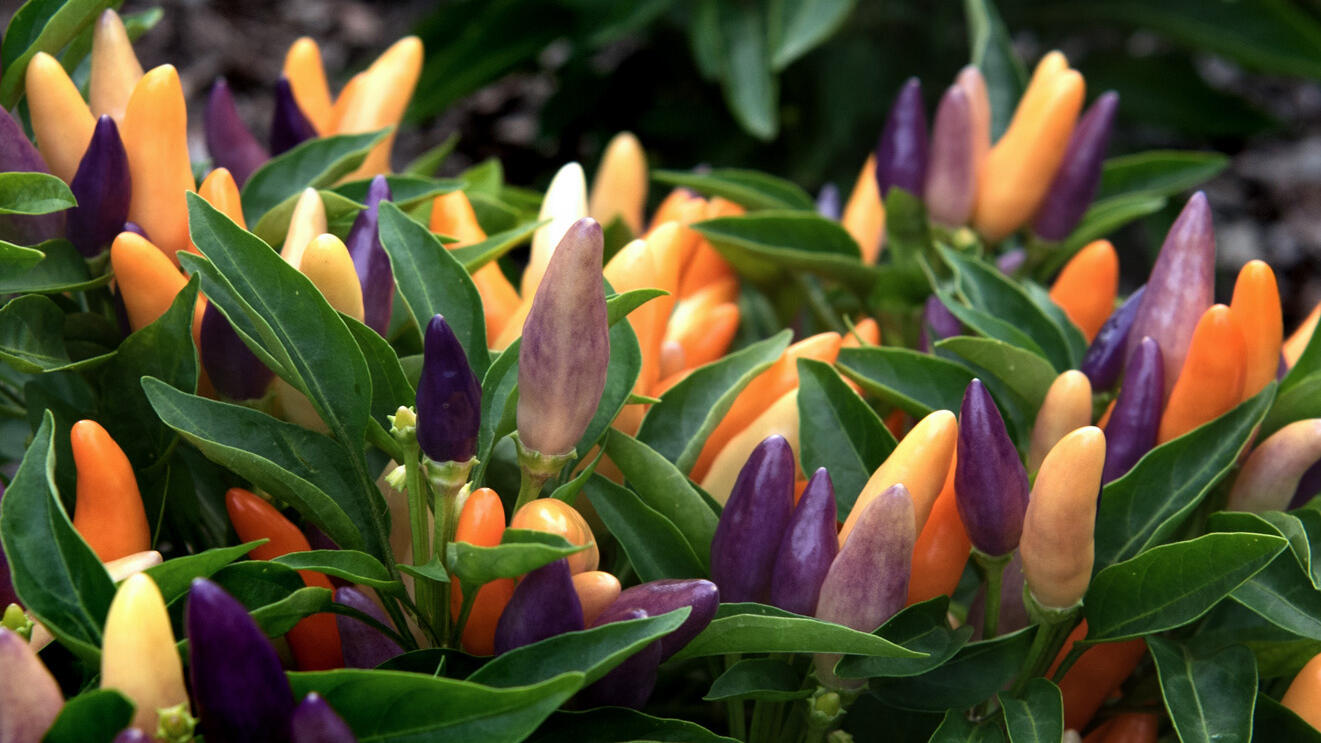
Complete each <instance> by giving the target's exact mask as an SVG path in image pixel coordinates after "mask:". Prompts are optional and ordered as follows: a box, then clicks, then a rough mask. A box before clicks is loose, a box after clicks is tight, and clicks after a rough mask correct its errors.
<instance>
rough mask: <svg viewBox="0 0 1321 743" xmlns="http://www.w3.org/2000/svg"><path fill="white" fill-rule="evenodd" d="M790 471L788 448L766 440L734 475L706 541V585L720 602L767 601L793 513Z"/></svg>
mask: <svg viewBox="0 0 1321 743" xmlns="http://www.w3.org/2000/svg"><path fill="white" fill-rule="evenodd" d="M794 466H795V465H794V453H793V450H792V449H791V448H790V447H789V442H788V441H786V440H785V439H784V437H783V436H770V437H767V438H766V439H765V440H763V441H762V442H761V443H760V444H758V445H757V447H756V448H755V449H753V450H752V454H751V456H749V457H748V458H747V461H746V463H744V465H743V468H742V469H741V470H740V471H739V473H738V479H737V480H736V481H735V482H734V487H733V490H732V491H731V492H730V494H729V499H728V500H727V501H726V502H725V509H724V510H723V511H722V512H721V513H720V521H719V523H718V524H717V525H716V532H715V536H714V537H713V538H712V540H711V579H712V580H713V581H715V584H716V585H717V586H719V587H720V594H721V595H722V596H723V597H724V598H725V600H726V601H758V602H761V603H766V602H767V600H768V599H769V597H770V591H771V577H772V575H771V570H772V568H773V567H774V565H775V557H776V553H777V552H778V551H779V547H780V539H781V535H782V534H784V533H785V530H786V529H787V528H788V526H789V523H790V517H791V515H792V512H793V482H794ZM716 497H717V498H718V496H716Z"/></svg>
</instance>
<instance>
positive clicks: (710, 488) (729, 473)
mask: <svg viewBox="0 0 1321 743" xmlns="http://www.w3.org/2000/svg"><path fill="white" fill-rule="evenodd" d="M798 417H799V416H798V390H791V391H789V392H787V393H785V394H784V396H783V397H781V398H780V399H779V400H776V401H775V402H774V403H772V404H771V406H770V407H768V408H766V410H765V411H764V412H763V413H762V414H761V415H759V416H757V418H756V420H754V421H752V422H751V423H749V424H748V426H747V428H744V429H743V430H742V431H739V432H738V434H737V435H736V436H734V438H732V439H730V440H729V443H728V444H725V448H723V449H721V450H720V453H719V454H718V455H717V456H716V458H715V461H714V462H712V463H711V469H710V470H709V471H708V472H707V473H706V476H705V477H703V478H702V480H701V486H702V489H703V490H705V491H706V492H707V493H709V494H710V495H711V497H712V498H715V499H716V501H717V502H719V503H720V504H722V505H723V504H724V503H725V502H726V501H728V500H729V498H730V493H732V492H733V491H734V488H735V481H736V480H737V479H738V477H739V473H740V472H741V471H742V469H743V465H744V463H745V462H747V461H748V457H750V456H751V455H752V452H753V451H754V450H755V449H756V448H757V447H758V446H759V445H760V444H761V442H762V441H764V440H766V439H767V438H769V437H772V436H776V437H779V438H782V439H784V440H785V441H786V442H788V445H789V450H790V451H791V452H792V453H793V457H794V459H795V460H796V459H797V453H798V451H799V449H800V447H799V443H798V431H799V421H798Z"/></svg>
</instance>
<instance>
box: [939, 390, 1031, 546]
mask: <svg viewBox="0 0 1321 743" xmlns="http://www.w3.org/2000/svg"><path fill="white" fill-rule="evenodd" d="M954 492H955V495H956V496H957V502H958V505H959V518H961V519H962V520H963V526H964V527H965V528H966V529H967V530H968V537H969V538H970V539H971V540H972V545H973V547H975V548H977V549H979V550H981V551H982V552H984V553H986V554H987V555H990V556H992V557H997V556H1000V555H1007V554H1009V553H1010V552H1012V551H1013V550H1014V548H1015V547H1017V546H1018V539H1019V536H1020V535H1021V534H1022V532H1023V514H1024V512H1025V511H1026V510H1027V502H1028V484H1027V470H1026V469H1024V468H1023V461H1022V460H1020V459H1019V458H1018V452H1017V451H1016V450H1015V449H1014V443H1013V442H1012V441H1010V440H1009V432H1008V431H1006V430H1005V424H1004V419H1003V418H1001V417H1000V410H999V408H997V407H996V406H995V401H994V400H992V399H991V393H989V392H987V391H986V386H985V385H983V384H982V382H981V380H980V379H974V380H972V381H971V382H969V383H968V387H967V389H966V390H964V392H963V407H962V408H961V409H960V411H959V458H958V465H957V467H956V469H955V471H954Z"/></svg>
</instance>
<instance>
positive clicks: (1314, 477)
mask: <svg viewBox="0 0 1321 743" xmlns="http://www.w3.org/2000/svg"><path fill="white" fill-rule="evenodd" d="M1317 493H1321V462H1317V463H1316V464H1313V465H1312V466H1311V467H1308V468H1307V471H1305V472H1303V476H1302V477H1301V478H1299V480H1298V487H1297V488H1295V489H1294V493H1293V498H1292V499H1290V500H1289V506H1288V508H1287V509H1286V510H1289V511H1292V510H1294V509H1295V508H1302V507H1303V506H1305V505H1307V502H1308V501H1310V500H1312V498H1314V497H1315V496H1316V495H1317ZM0 578H2V576H0ZM0 590H3V580H2V579H0ZM0 601H3V598H0Z"/></svg>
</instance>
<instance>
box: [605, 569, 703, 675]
mask: <svg viewBox="0 0 1321 743" xmlns="http://www.w3.org/2000/svg"><path fill="white" fill-rule="evenodd" d="M720 598H721V597H720V591H719V589H717V588H716V584H715V583H712V582H711V581H709V580H702V579H701V578H684V579H677V578H670V579H665V580H653V581H648V582H647V583H642V584H639V585H636V586H633V587H632V588H628V589H626V590H625V591H624V592H623V593H621V594H619V598H617V599H615V600H614V602H613V603H611V604H610V606H608V607H606V609H605V611H603V612H601V614H600V616H598V617H597V619H596V622H595V624H596V625H597V626H600V625H601V624H604V623H606V622H612V621H618V620H620V619H622V618H623V617H624V615H626V614H628V613H629V612H632V611H634V610H637V609H641V610H642V611H644V612H646V614H647V616H651V617H658V616H660V615H661V614H667V613H669V612H672V611H674V610H675V609H678V608H680V607H683V606H687V607H689V608H690V609H691V611H690V612H689V613H688V618H687V619H685V620H684V621H683V624H681V625H679V626H678V627H677V628H676V629H675V630H674V631H673V632H671V633H669V634H668V635H665V636H664V637H662V638H660V645H661V661H665V660H668V659H669V658H670V656H672V655H674V654H675V653H677V652H679V651H680V650H683V649H684V647H685V646H686V645H687V644H688V643H689V642H691V641H692V639H693V638H694V637H697V636H698V635H699V634H701V632H702V630H704V629H706V626H707V625H708V624H710V623H711V620H712V619H714V618H715V615H716V609H718V608H719V606H720Z"/></svg>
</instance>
